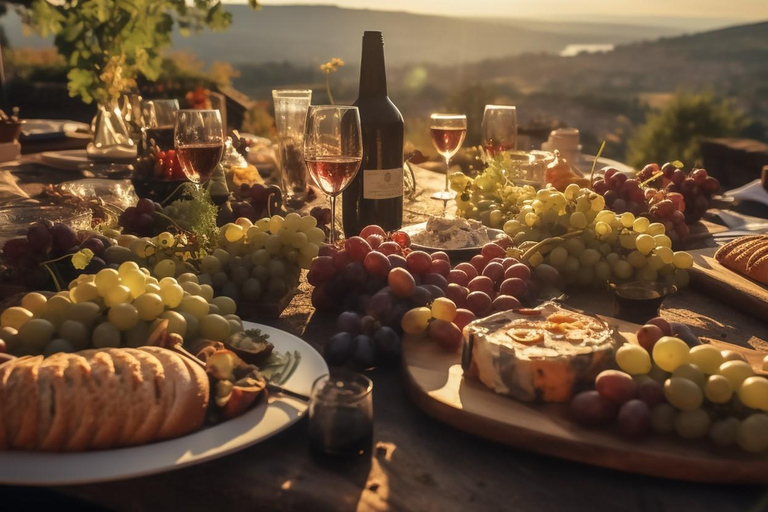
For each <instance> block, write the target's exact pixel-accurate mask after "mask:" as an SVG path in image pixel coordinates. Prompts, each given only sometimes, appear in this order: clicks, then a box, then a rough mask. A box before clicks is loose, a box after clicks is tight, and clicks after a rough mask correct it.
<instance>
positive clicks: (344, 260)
mask: <svg viewBox="0 0 768 512" xmlns="http://www.w3.org/2000/svg"><path fill="white" fill-rule="evenodd" d="M332 257H333V264H334V266H335V267H336V268H337V269H339V270H344V269H345V268H347V265H349V264H350V263H351V262H352V258H351V257H350V255H349V251H346V250H345V249H342V250H340V251H336V252H335V253H333V255H332Z"/></svg>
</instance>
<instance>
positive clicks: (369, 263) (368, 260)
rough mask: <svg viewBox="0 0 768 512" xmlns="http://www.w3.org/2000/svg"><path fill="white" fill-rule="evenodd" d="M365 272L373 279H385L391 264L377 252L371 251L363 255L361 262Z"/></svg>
mask: <svg viewBox="0 0 768 512" xmlns="http://www.w3.org/2000/svg"><path fill="white" fill-rule="evenodd" d="M363 266H365V270H366V271H368V273H369V274H370V275H372V276H374V277H386V276H387V274H389V271H390V270H392V263H390V262H389V259H388V258H387V257H386V256H384V254H382V253H380V252H379V251H371V252H369V253H368V254H366V255H365V259H364V260H363Z"/></svg>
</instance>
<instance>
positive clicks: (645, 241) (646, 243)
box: [635, 217, 656, 254]
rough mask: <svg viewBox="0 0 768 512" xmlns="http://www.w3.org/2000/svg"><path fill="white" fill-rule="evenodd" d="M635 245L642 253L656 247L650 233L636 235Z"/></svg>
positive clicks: (649, 251)
mask: <svg viewBox="0 0 768 512" xmlns="http://www.w3.org/2000/svg"><path fill="white" fill-rule="evenodd" d="M641 218H642V217H641ZM635 245H636V246H637V250H638V251H640V252H641V253H642V254H650V253H651V251H653V249H655V248H656V240H655V239H654V238H653V237H652V236H650V235H638V236H637V238H636V239H635Z"/></svg>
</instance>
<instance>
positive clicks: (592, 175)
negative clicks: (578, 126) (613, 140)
mask: <svg viewBox="0 0 768 512" xmlns="http://www.w3.org/2000/svg"><path fill="white" fill-rule="evenodd" d="M604 149H605V141H603V143H602V144H600V149H598V150H597V154H596V155H595V159H594V161H593V162H592V170H591V171H590V172H589V184H590V185H592V183H593V182H594V180H595V169H597V161H598V160H599V159H600V155H602V154H603V150H604Z"/></svg>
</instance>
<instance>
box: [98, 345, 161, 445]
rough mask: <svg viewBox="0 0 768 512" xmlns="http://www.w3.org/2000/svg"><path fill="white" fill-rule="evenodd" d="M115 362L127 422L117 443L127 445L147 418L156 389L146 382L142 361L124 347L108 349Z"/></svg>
mask: <svg viewBox="0 0 768 512" xmlns="http://www.w3.org/2000/svg"><path fill="white" fill-rule="evenodd" d="M105 352H106V353H107V354H109V355H110V356H111V357H112V361H113V362H114V364H115V378H117V379H118V384H119V386H120V389H121V390H122V395H121V397H120V399H121V400H120V402H121V403H122V405H123V408H124V410H125V415H126V417H125V423H123V428H122V432H121V434H120V438H119V439H118V442H117V444H118V445H120V446H125V445H127V444H129V442H130V440H131V439H133V437H134V435H135V433H136V431H137V430H138V429H139V427H140V426H141V425H142V424H143V423H144V421H145V420H146V419H147V415H148V414H149V408H150V406H151V405H152V397H153V395H154V389H153V386H152V383H151V382H147V383H145V382H144V376H143V374H142V368H141V363H140V362H139V360H138V359H136V358H135V357H134V356H133V355H131V354H129V353H127V352H126V351H125V350H122V349H116V348H111V349H106V350H105Z"/></svg>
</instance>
